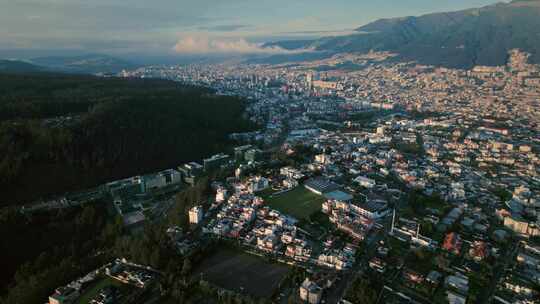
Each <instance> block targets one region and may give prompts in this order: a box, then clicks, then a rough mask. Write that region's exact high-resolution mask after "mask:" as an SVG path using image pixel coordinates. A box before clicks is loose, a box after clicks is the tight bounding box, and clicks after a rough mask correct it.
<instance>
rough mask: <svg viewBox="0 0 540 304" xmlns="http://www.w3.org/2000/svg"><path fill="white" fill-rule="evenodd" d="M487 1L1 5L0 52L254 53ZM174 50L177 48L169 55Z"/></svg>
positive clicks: (139, 0) (80, 0) (64, 0)
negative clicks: (276, 43)
mask: <svg viewBox="0 0 540 304" xmlns="http://www.w3.org/2000/svg"><path fill="white" fill-rule="evenodd" d="M494 2H495V1H493V0H448V1H441V0H325V1H322V0H0V49H52V48H56V49H73V50H85V51H88V52H108V53H128V52H132V53H133V52H146V53H155V54H158V53H160V54H163V53H167V52H175V51H176V52H189V51H190V50H191V51H193V50H195V49H197V48H199V47H201V48H202V49H206V51H208V52H212V51H216V52H219V51H221V50H223V49H227V48H231V49H233V51H239V52H241V51H250V50H252V49H253V50H255V49H254V46H253V43H258V42H263V41H269V40H278V39H291V38H312V37H318V36H327V35H339V34H346V33H348V32H350V31H351V30H352V29H354V28H356V27H358V26H361V25H363V24H366V23H368V22H371V21H374V20H376V19H379V18H389V17H401V16H410V15H421V14H426V13H430V12H440V11H451V10H458V9H464V8H471V7H479V6H484V5H488V4H492V3H494ZM175 46H176V48H175Z"/></svg>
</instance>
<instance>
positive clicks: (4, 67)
mask: <svg viewBox="0 0 540 304" xmlns="http://www.w3.org/2000/svg"><path fill="white" fill-rule="evenodd" d="M45 70H46V69H45V68H43V67H41V66H37V65H33V64H31V63H28V62H24V61H18V60H0V72H3V73H35V72H43V71H45Z"/></svg>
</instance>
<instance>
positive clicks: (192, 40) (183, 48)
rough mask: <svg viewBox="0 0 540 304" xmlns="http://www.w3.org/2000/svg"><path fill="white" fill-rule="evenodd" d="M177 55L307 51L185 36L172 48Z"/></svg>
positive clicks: (243, 41) (244, 41) (236, 40)
mask: <svg viewBox="0 0 540 304" xmlns="http://www.w3.org/2000/svg"><path fill="white" fill-rule="evenodd" d="M173 49H174V51H175V52H176V53H179V54H287V53H298V52H302V51H303V52H305V51H307V50H301V51H300V50H295V51H291V50H285V49H283V48H280V47H275V46H274V47H263V46H262V44H257V43H251V42H248V41H246V40H245V39H243V38H232V39H223V38H221V39H220V38H212V39H211V38H208V37H194V36H186V37H183V38H181V39H180V40H179V41H178V42H177V43H176V45H175V46H174V48H173Z"/></svg>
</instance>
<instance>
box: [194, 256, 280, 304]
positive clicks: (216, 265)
mask: <svg viewBox="0 0 540 304" xmlns="http://www.w3.org/2000/svg"><path fill="white" fill-rule="evenodd" d="M288 271H289V267H287V266H286V265H282V264H271V263H268V262H266V261H265V260H264V259H263V258H260V257H257V256H254V255H250V254H247V253H242V252H239V251H235V250H232V249H223V250H220V251H218V252H216V253H214V254H213V255H211V256H209V257H207V258H206V259H204V260H203V261H202V263H200V264H199V265H198V266H197V267H196V268H195V271H194V275H196V276H201V274H202V278H203V279H204V280H207V281H209V282H211V283H213V284H215V285H217V286H220V287H223V288H225V289H228V290H233V291H243V292H247V293H249V294H251V295H253V296H256V297H261V298H268V297H270V296H271V295H272V293H273V292H274V290H275V289H276V288H277V287H278V284H279V282H280V281H281V280H282V279H283V278H284V277H285V275H286V274H287V272H288Z"/></svg>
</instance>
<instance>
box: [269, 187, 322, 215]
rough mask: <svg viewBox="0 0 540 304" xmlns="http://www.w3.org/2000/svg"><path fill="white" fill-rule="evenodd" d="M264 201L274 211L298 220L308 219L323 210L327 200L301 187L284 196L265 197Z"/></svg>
mask: <svg viewBox="0 0 540 304" xmlns="http://www.w3.org/2000/svg"><path fill="white" fill-rule="evenodd" d="M264 200H265V202H266V204H267V205H268V206H269V207H270V208H272V209H275V210H278V211H280V212H283V213H285V214H288V215H291V216H293V217H295V218H297V219H307V218H308V217H309V216H310V215H311V214H313V213H315V212H317V211H320V210H321V205H322V203H323V202H324V201H325V198H324V197H323V196H321V195H317V194H315V193H313V192H311V191H309V190H307V189H306V188H304V187H303V186H299V187H297V188H295V189H293V190H291V191H289V192H286V193H283V194H278V195H271V196H268V197H265V198H264Z"/></svg>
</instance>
